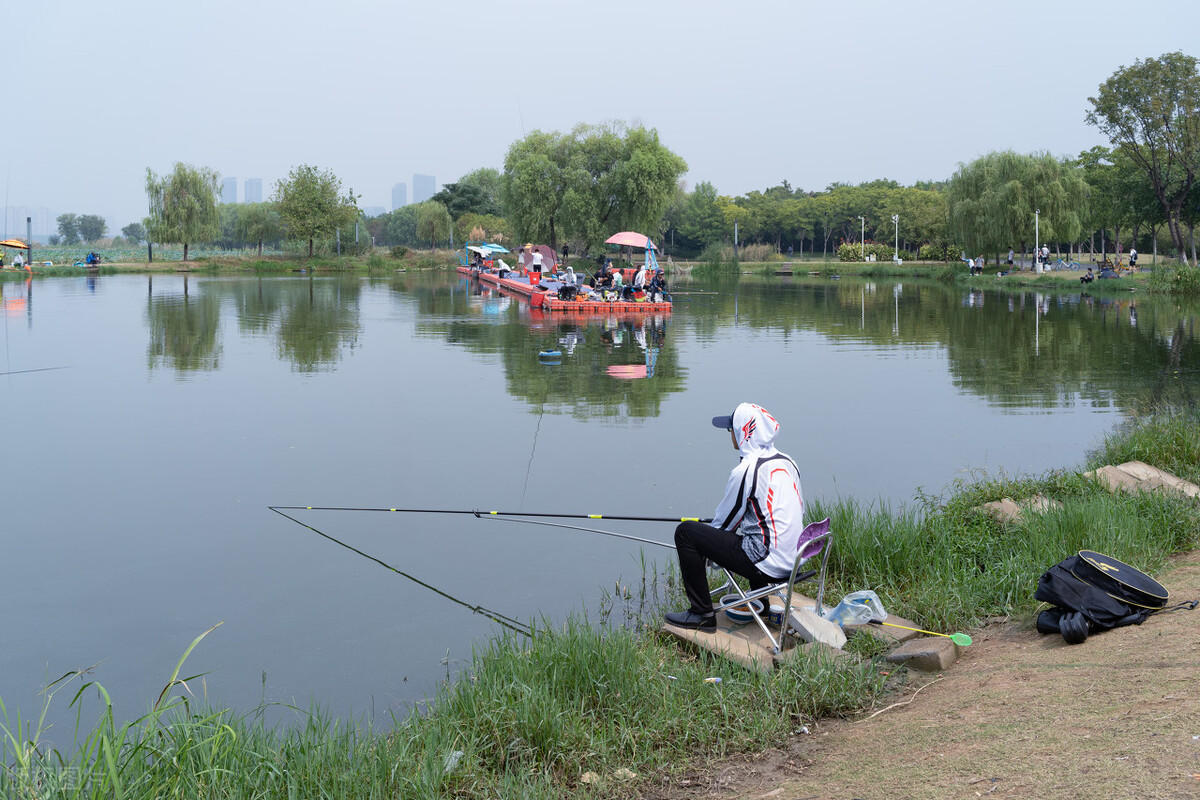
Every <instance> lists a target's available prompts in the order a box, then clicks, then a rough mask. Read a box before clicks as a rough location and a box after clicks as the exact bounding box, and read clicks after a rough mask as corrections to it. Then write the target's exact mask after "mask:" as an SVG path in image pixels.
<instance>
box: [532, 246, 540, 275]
mask: <svg viewBox="0 0 1200 800" xmlns="http://www.w3.org/2000/svg"><path fill="white" fill-rule="evenodd" d="M529 271H530V272H541V271H542V251H541V250H534V251H533V263H532V265H531V266H530V267H529Z"/></svg>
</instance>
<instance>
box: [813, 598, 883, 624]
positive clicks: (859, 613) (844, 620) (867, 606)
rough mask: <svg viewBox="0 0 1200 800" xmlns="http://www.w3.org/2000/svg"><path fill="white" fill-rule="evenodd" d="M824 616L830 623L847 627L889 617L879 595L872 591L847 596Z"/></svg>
mask: <svg viewBox="0 0 1200 800" xmlns="http://www.w3.org/2000/svg"><path fill="white" fill-rule="evenodd" d="M822 616H823V617H825V619H827V620H829V621H830V622H836V623H837V624H838V625H841V626H843V627H845V626H846V625H865V624H866V623H867V622H868V621H870V620H873V619H877V620H885V619H887V616H888V615H887V612H886V611H884V610H883V603H882V602H880V600H879V595H877V594H875V593H874V592H872V591H871V590H870V589H863V590H862V591H858V592H851V593H850V594H848V595H846V596H845V597H843V598H842V601H841V602H840V603H838V604H837V605H836V606H834V607H833V608H831V609H829V610H828V611H826V612H825V613H824V614H823V615H822Z"/></svg>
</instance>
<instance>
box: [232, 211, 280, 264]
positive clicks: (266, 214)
mask: <svg viewBox="0 0 1200 800" xmlns="http://www.w3.org/2000/svg"><path fill="white" fill-rule="evenodd" d="M282 230H283V224H282V222H281V221H280V218H279V210H278V209H277V208H276V207H275V204H274V203H247V204H244V205H243V206H242V208H241V212H240V213H239V214H238V219H237V235H238V239H240V240H241V241H243V242H251V243H254V244H257V245H258V254H259V256H262V251H263V242H264V241H270V240H272V239H278V238H279V235H280V232H281V231H282Z"/></svg>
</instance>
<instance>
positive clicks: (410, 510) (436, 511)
mask: <svg viewBox="0 0 1200 800" xmlns="http://www.w3.org/2000/svg"><path fill="white" fill-rule="evenodd" d="M270 508H271V509H281V510H285V511H392V512H396V513H402V514H471V515H472V516H475V517H549V518H554V519H608V520H625V521H629V522H712V518H711V517H709V518H704V517H639V516H629V515H621V514H562V513H550V512H539V511H483V510H480V509H451V508H384V507H382V506H381V507H368V506H270Z"/></svg>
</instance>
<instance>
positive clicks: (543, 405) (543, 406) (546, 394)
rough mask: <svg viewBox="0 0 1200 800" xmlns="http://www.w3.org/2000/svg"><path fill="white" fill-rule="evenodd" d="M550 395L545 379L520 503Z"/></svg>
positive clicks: (523, 500) (527, 482) (521, 503)
mask: <svg viewBox="0 0 1200 800" xmlns="http://www.w3.org/2000/svg"><path fill="white" fill-rule="evenodd" d="M549 396H550V381H549V380H547V381H546V391H545V392H543V393H542V402H541V403H539V404H538V421H537V426H536V427H535V428H534V429H533V445H532V446H531V447H530V448H529V462H528V463H527V464H526V465H525V485H524V486H522V487H521V502H520V505H525V493H526V492H528V491H529V474H530V473H531V472H533V456H534V454H535V453H536V452H537V440H538V433H540V432H541V430H542V415H543V414H545V413H546V398H548V397H549Z"/></svg>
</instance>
